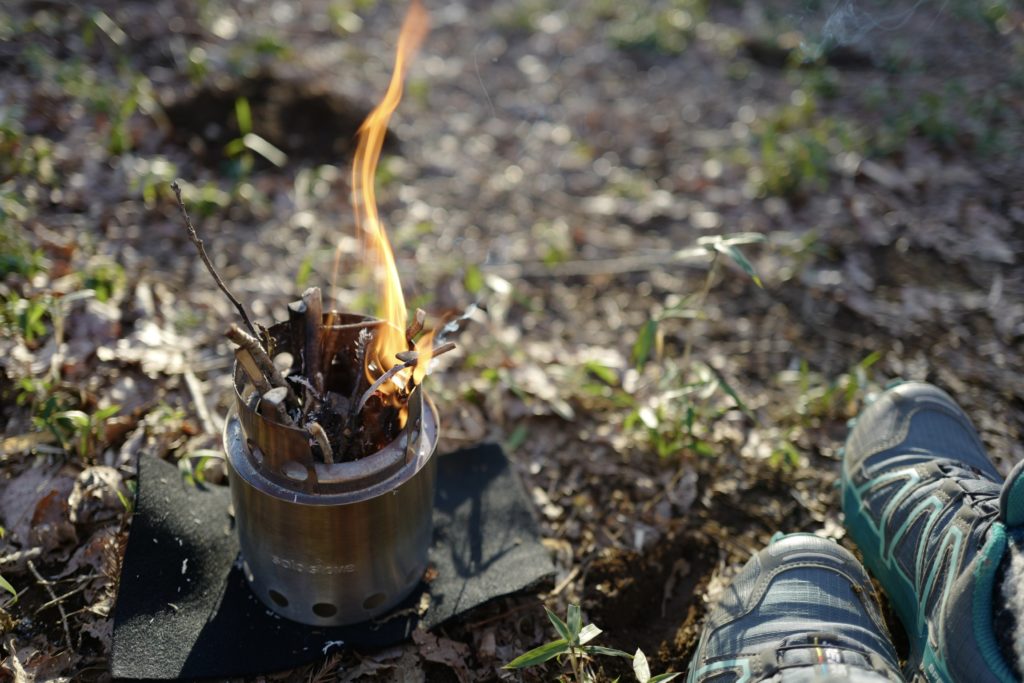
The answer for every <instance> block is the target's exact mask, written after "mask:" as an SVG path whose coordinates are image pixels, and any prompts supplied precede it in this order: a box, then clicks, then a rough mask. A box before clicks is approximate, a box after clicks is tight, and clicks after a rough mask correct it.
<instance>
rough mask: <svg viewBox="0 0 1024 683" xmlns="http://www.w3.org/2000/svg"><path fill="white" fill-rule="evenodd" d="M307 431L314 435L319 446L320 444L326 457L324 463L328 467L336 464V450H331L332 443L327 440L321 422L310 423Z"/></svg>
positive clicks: (321, 450)
mask: <svg viewBox="0 0 1024 683" xmlns="http://www.w3.org/2000/svg"><path fill="white" fill-rule="evenodd" d="M306 429H307V430H308V431H309V433H310V434H312V435H313V438H314V439H315V440H316V442H317V444H319V446H320V452H321V453H322V454H323V456H324V462H325V463H327V464H328V465H330V464H332V463H333V462H334V449H333V448H331V442H330V440H329V439H328V438H327V432H325V431H324V428H323V427H321V426H320V423H319V422H310V423H309V424H308V425H306Z"/></svg>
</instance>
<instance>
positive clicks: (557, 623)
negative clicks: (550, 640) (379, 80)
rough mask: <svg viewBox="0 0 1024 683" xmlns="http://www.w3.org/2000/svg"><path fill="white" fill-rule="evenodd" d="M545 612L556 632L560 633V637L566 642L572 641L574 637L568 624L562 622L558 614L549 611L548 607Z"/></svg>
mask: <svg viewBox="0 0 1024 683" xmlns="http://www.w3.org/2000/svg"><path fill="white" fill-rule="evenodd" d="M544 611H545V612H547V613H548V620H549V621H550V622H551V624H552V625H553V626H554V627H555V631H557V632H558V635H560V636H562V638H563V639H564V640H566V641H570V640H572V635H571V634H570V633H569V627H568V626H567V625H566V623H565V622H564V621H562V620H561V618H559V616H558V615H557V614H555V613H554V612H552V611H551V610H549V609H548V608H547V607H545V608H544Z"/></svg>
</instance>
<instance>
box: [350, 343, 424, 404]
mask: <svg viewBox="0 0 1024 683" xmlns="http://www.w3.org/2000/svg"><path fill="white" fill-rule="evenodd" d="M414 353H415V352H414ZM417 360H418V358H413V359H412V360H408V361H406V362H404V363H401V364H400V365H392V366H391V369H390V370H388V371H387V372H385V373H384V374H383V375H381V376H380V377H378V378H377V381H375V382H374V383H373V384H371V385H370V388H369V389H367V390H366V391H365V392H363V396H362V398H360V399H359V404H358V405H356V410H355V413H356V414H357V415H358V414H359V413H361V412H363V408H364V407H365V406H366V402H367V401H369V400H370V399H371V398H372V397H373V395H374V394H375V393H377V390H378V389H380V387H381V385H382V384H384V382H387V381H388V380H389V379H391V378H392V377H394V376H395V375H397V374H398V373H400V372H401V371H402V370H405V369H406V368H411V367H412V366H414V365H416V361H417Z"/></svg>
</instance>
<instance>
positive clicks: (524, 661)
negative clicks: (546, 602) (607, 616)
mask: <svg viewBox="0 0 1024 683" xmlns="http://www.w3.org/2000/svg"><path fill="white" fill-rule="evenodd" d="M544 611H545V612H547V615H548V620H550V621H551V625H552V626H554V627H555V631H556V632H557V633H558V636H559V637H558V638H556V639H555V640H552V641H550V642H548V643H545V644H543V645H541V646H540V647H537V648H534V649H532V650H530V651H529V652H526V653H524V654H522V655H520V656H518V657H516V658H515V659H513V660H512V661H511V662H509V663H508V664H506V665H505V668H506V669H525V668H528V667H531V666H539V665H540V664H544V663H545V662H549V661H551V660H552V659H557V660H558V661H559V662H560V663H562V664H563V670H564V667H565V664H568V667H569V670H568V671H567V672H565V673H562V674H560V675H559V677H558V680H559V681H563V682H565V683H573V682H574V683H592V682H595V681H597V680H598V679H597V675H596V674H595V672H594V669H593V663H594V658H595V657H597V656H604V657H623V658H625V659H630V660H632V661H633V673H634V675H635V676H636V680H637V681H639V683H664V681H670V680H672V679H673V678H675V677H676V676H679V674H678V673H664V674H659V675H657V676H651V668H650V665H649V664H648V663H647V657H646V656H645V655H644V653H643V652H642V651H641V650H640V648H637V650H636V653H634V654H629V653H628V652H623V651H622V650H616V649H614V648H610V647H602V646H600V645H589V644H588V643H590V642H591V641H592V640H594V638H596V637H597V636H599V635H601V629H599V628H598V627H597V626H595V625H594V624H587V625H586V626H584V625H583V615H582V613H581V612H580V607H579V605H569V611H568V613H567V614H566V619H565V621H562V619H561V618H560V617H559V616H558V615H557V614H555V613H554V612H552V611H551V610H549V609H548V608H547V607H545V608H544Z"/></svg>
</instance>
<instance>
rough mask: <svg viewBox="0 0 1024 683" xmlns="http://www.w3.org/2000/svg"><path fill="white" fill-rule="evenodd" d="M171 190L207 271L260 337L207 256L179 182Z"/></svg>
mask: <svg viewBox="0 0 1024 683" xmlns="http://www.w3.org/2000/svg"><path fill="white" fill-rule="evenodd" d="M171 189H172V190H174V196H175V197H177V198H178V209H179V210H181V217H182V218H184V219H185V227H186V228H187V229H188V238H189V239H190V240H192V244H194V245H196V249H197V250H198V251H199V258H201V259H202V260H203V263H204V264H205V265H206V269H207V270H208V271H210V275H212V276H213V279H214V280H216V281H217V286H218V287H220V291H222V292H224V296H226V297H227V298H228V300H229V301H231V303H233V304H234V305H235V308H237V309H238V314H239V315H240V316H242V320H243V321H244V322H245V326H246V327H248V328H249V332H250V333H252V335H253V336H254V337H258V336H259V333H258V332H257V331H256V327H255V326H253V324H252V321H251V320H249V315H248V314H247V313H246V312H245V307H244V306H242V302H240V301H239V300H238V299H236V298H235V295H234V294H232V293H231V291H230V290H229V289H228V286H227V285H226V284H224V280H222V279H221V278H220V275H219V274H218V273H217V269H216V268H214V267H213V262H212V261H210V257H209V256H207V254H206V247H204V246H203V241H202V240H201V239H199V235H198V233H196V229H195V227H194V226H193V225H192V219H190V218H189V217H188V211H186V210H185V202H184V201H183V200H182V199H181V187H179V186H178V182H177V181H174V182H173V183H171Z"/></svg>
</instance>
